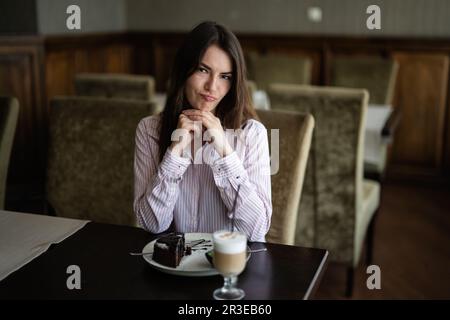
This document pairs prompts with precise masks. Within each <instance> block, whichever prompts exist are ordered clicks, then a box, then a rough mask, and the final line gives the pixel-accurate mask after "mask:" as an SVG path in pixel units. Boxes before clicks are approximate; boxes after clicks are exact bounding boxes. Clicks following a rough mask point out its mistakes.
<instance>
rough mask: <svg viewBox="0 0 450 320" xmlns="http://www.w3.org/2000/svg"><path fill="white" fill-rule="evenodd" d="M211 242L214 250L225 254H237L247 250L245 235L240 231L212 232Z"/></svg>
mask: <svg viewBox="0 0 450 320" xmlns="http://www.w3.org/2000/svg"><path fill="white" fill-rule="evenodd" d="M213 242H214V250H217V251H219V252H221V253H225V254H237V253H241V252H243V251H246V250H247V237H246V236H245V235H244V234H242V233H240V232H230V231H226V230H222V231H217V232H214V234H213Z"/></svg>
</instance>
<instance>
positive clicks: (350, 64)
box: [330, 56, 399, 181]
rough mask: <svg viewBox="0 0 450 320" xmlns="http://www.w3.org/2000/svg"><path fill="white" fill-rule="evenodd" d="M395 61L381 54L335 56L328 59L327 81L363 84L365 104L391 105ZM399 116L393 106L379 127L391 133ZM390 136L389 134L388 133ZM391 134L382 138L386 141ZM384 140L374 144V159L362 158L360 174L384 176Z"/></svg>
mask: <svg viewBox="0 0 450 320" xmlns="http://www.w3.org/2000/svg"><path fill="white" fill-rule="evenodd" d="M398 68H399V66H398V63H397V62H396V61H395V60H393V59H389V58H382V57H370V56H363V57H350V56H338V57H336V58H335V59H334V60H333V62H332V70H331V82H330V83H331V85H332V86H337V87H347V88H364V89H367V90H368V91H369V95H370V98H369V104H371V105H373V106H374V107H375V106H377V105H380V106H381V105H383V106H385V105H392V99H393V96H394V91H395V83H396V80H397V74H398ZM398 120H399V113H398V111H397V110H396V109H394V112H393V113H392V114H391V117H390V118H389V119H388V121H387V122H386V125H385V126H384V128H383V131H384V132H385V134H386V135H390V136H392V135H393V134H394V131H395V127H396V126H397V123H398ZM391 138H392V137H391ZM391 138H389V137H388V139H384V140H387V141H390V140H391ZM387 141H385V142H383V143H380V144H377V149H378V150H377V151H374V152H377V153H379V157H378V160H370V161H369V160H366V161H365V162H364V175H365V176H366V177H370V178H371V179H372V178H373V179H376V180H378V181H381V180H382V179H383V177H384V173H385V170H386V163H387V154H388V151H387V149H388V143H387Z"/></svg>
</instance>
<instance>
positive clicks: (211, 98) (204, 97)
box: [200, 94, 217, 102]
mask: <svg viewBox="0 0 450 320" xmlns="http://www.w3.org/2000/svg"><path fill="white" fill-rule="evenodd" d="M200 95H201V96H202V98H203V99H204V100H205V101H208V102H213V101H216V100H217V99H216V98H214V97H213V96H208V95H207V94H200Z"/></svg>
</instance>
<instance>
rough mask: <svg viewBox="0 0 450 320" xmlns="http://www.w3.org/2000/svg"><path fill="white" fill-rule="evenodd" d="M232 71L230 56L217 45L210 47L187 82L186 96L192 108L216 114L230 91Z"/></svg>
mask: <svg viewBox="0 0 450 320" xmlns="http://www.w3.org/2000/svg"><path fill="white" fill-rule="evenodd" d="M232 71H233V64H232V61H231V58H230V57H229V56H228V54H227V53H226V52H225V51H223V50H222V49H221V48H219V47H218V46H217V45H211V46H210V47H208V49H206V51H205V54H204V55H203V57H202V59H201V61H200V65H199V66H198V67H197V69H196V70H195V71H194V73H193V74H192V75H191V76H190V77H189V78H188V79H187V81H186V87H185V95H186V98H187V99H188V102H189V104H190V105H191V107H192V108H194V109H198V110H203V111H211V112H213V113H214V110H215V108H216V107H217V105H218V104H219V102H220V100H222V98H223V97H225V95H226V94H227V93H228V91H229V90H230V87H231V81H232V78H231V77H232V75H233V74H232Z"/></svg>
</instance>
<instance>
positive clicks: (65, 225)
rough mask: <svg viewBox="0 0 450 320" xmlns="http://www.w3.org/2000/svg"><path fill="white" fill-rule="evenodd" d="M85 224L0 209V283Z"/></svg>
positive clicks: (77, 221)
mask: <svg viewBox="0 0 450 320" xmlns="http://www.w3.org/2000/svg"><path fill="white" fill-rule="evenodd" d="M88 222H89V221H86V220H75V219H66V218H59V217H50V216H45V215H39V214H29V213H18V212H11V211H4V210H0V281H1V280H3V279H4V278H6V277H7V276H8V275H9V274H11V273H12V272H14V271H16V270H18V269H19V268H21V267H22V266H24V265H25V264H27V263H28V262H30V261H31V260H33V259H34V258H36V257H38V256H39V255H41V254H42V253H44V252H45V251H47V249H48V248H49V247H50V245H51V244H54V243H59V242H61V241H62V240H64V239H66V238H67V237H69V236H71V235H72V234H74V233H75V232H77V231H78V230H80V229H81V228H83V227H84V226H85V225H86V223H88Z"/></svg>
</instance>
